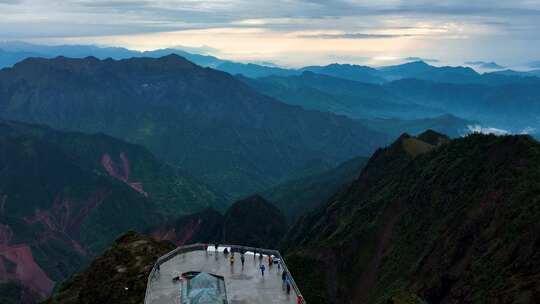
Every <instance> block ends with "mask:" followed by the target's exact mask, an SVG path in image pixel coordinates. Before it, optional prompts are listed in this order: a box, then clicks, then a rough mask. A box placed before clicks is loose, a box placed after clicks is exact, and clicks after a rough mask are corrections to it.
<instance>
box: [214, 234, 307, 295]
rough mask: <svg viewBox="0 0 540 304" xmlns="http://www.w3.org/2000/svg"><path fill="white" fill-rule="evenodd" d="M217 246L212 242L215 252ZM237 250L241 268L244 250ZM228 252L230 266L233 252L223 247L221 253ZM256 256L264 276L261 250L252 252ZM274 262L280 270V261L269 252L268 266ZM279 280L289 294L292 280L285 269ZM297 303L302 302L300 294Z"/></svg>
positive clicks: (254, 257) (243, 260)
mask: <svg viewBox="0 0 540 304" xmlns="http://www.w3.org/2000/svg"><path fill="white" fill-rule="evenodd" d="M218 247H219V244H214V248H215V251H216V252H217V251H218ZM231 251H232V250H231ZM239 252H240V262H241V263H242V269H243V268H244V264H245V262H246V257H245V252H244V251H239ZM229 253H232V254H231V255H230V256H229V261H230V263H231V266H233V265H234V262H235V257H234V252H229V248H227V247H225V248H224V249H223V254H224V255H225V256H228V255H229ZM257 256H258V257H259V261H260V263H259V270H260V271H261V276H262V277H264V273H265V271H266V266H265V265H264V263H263V262H262V260H263V258H264V255H263V253H261V252H257V251H255V252H253V259H256V258H257ZM274 264H276V265H277V267H278V269H279V270H281V261H280V260H279V259H275V258H274V257H273V256H272V255H270V254H269V255H268V268H272V267H273V265H274ZM281 280H282V283H283V289H284V290H285V291H286V292H287V294H288V295H289V294H291V288H292V282H291V278H290V276H289V274H288V273H287V271H286V270H285V269H284V270H283V272H282V273H281ZM297 303H298V304H302V303H303V298H302V296H300V295H299V296H297Z"/></svg>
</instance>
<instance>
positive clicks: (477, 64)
mask: <svg viewBox="0 0 540 304" xmlns="http://www.w3.org/2000/svg"><path fill="white" fill-rule="evenodd" d="M465 64H466V65H472V66H475V67H479V68H482V69H486V70H502V69H504V68H505V67H504V66H501V65H499V64H497V63H495V62H485V61H467V62H465Z"/></svg>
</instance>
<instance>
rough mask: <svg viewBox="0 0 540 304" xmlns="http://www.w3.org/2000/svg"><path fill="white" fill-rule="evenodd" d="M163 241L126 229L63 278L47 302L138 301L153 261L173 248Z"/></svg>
mask: <svg viewBox="0 0 540 304" xmlns="http://www.w3.org/2000/svg"><path fill="white" fill-rule="evenodd" d="M174 248H175V246H174V245H173V244H172V243H170V242H166V241H155V240H153V239H152V238H150V237H146V236H142V235H139V234H136V233H134V232H129V233H127V234H126V235H124V236H122V237H120V238H119V239H118V240H116V242H115V243H114V244H113V246H112V247H111V248H110V249H108V250H107V251H106V252H105V253H104V254H103V255H101V256H100V257H98V258H96V259H95V260H94V261H93V262H92V264H91V265H90V266H89V267H88V268H86V269H85V270H84V271H82V272H81V273H78V274H76V275H74V276H73V277H71V278H70V279H69V280H68V281H67V282H65V283H64V284H63V285H62V286H61V287H60V288H59V289H58V291H57V292H56V293H55V294H54V295H53V297H52V298H51V299H49V300H48V301H47V302H46V303H47V304H97V303H115V304H132V303H133V304H135V303H137V304H140V303H143V301H144V294H145V291H146V284H147V279H148V275H149V274H150V271H151V270H152V267H153V265H154V263H155V261H156V260H157V259H158V258H159V257H160V256H162V255H164V254H166V253H167V252H169V251H171V250H173V249H174Z"/></svg>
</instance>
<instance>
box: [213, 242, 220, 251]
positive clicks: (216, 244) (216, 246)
mask: <svg viewBox="0 0 540 304" xmlns="http://www.w3.org/2000/svg"><path fill="white" fill-rule="evenodd" d="M218 247H219V244H218V243H215V244H214V248H215V251H217V249H218Z"/></svg>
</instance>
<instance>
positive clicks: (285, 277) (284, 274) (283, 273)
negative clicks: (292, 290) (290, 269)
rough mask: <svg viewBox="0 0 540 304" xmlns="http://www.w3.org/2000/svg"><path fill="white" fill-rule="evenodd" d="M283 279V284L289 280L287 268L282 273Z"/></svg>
mask: <svg viewBox="0 0 540 304" xmlns="http://www.w3.org/2000/svg"><path fill="white" fill-rule="evenodd" d="M281 280H282V281H283V284H285V281H286V280H287V272H286V271H285V270H283V272H282V273H281Z"/></svg>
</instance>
